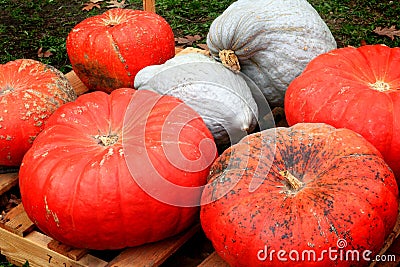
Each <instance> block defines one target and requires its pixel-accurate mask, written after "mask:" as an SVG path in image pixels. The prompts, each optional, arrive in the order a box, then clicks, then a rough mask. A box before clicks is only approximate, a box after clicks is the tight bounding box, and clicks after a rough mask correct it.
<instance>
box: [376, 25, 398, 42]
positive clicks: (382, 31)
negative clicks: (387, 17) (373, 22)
mask: <svg viewBox="0 0 400 267" xmlns="http://www.w3.org/2000/svg"><path fill="white" fill-rule="evenodd" d="M374 33H376V34H378V35H385V36H388V37H390V39H392V40H393V39H394V37H395V36H400V30H396V26H394V25H393V26H391V27H390V28H387V27H384V28H382V27H376V28H375V30H374Z"/></svg>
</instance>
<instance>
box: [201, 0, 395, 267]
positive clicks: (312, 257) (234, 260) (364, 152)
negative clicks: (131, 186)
mask: <svg viewBox="0 0 400 267" xmlns="http://www.w3.org/2000/svg"><path fill="white" fill-rule="evenodd" d="M207 44H208V46H209V48H210V52H211V54H212V56H213V57H214V58H215V59H216V60H220V61H221V62H222V63H223V64H224V65H225V66H226V67H227V68H229V69H230V70H232V71H233V72H235V73H239V72H240V73H244V74H245V75H246V76H248V77H249V80H251V81H253V82H254V83H255V84H256V85H257V86H258V88H259V89H260V91H261V92H262V94H263V95H264V97H265V99H266V100H267V102H268V103H269V104H270V105H271V106H272V107H275V106H280V107H282V106H284V109H285V115H286V116H287V122H288V123H289V126H290V127H285V128H283V127H282V128H272V129H260V131H259V132H257V133H253V134H250V135H248V136H246V137H244V138H243V139H241V140H240V141H239V142H238V143H236V144H233V145H232V146H231V147H230V148H228V149H227V150H225V151H224V152H223V153H222V154H221V155H220V156H219V157H218V159H217V160H216V161H215V163H214V164H213V165H212V167H211V171H210V175H209V178H208V184H207V186H206V187H205V189H204V191H203V194H202V206H201V213H200V219H201V224H202V226H203V229H204V232H205V234H206V236H207V237H208V238H209V239H210V240H211V242H212V244H213V246H214V248H215V250H216V252H217V254H218V255H219V256H220V257H221V258H223V259H224V260H225V261H226V262H227V263H228V264H229V265H230V266H366V265H368V264H369V263H371V262H373V261H374V259H375V258H374V257H375V255H377V254H378V253H379V252H380V250H381V248H382V247H383V246H384V244H385V240H386V238H387V237H388V236H389V234H391V232H392V231H393V229H394V226H395V224H396V220H397V216H398V205H399V192H398V181H399V179H400V178H399V177H400V169H399V164H398V162H399V159H398V157H397V154H398V153H397V152H398V150H399V149H400V145H399V144H397V143H398V140H397V139H398V138H397V135H396V130H397V125H396V124H397V119H396V115H395V114H396V110H397V107H396V103H397V89H399V85H400V84H399V81H400V72H399V70H398V68H397V67H396V66H397V65H398V64H399V59H400V54H399V53H400V51H399V49H398V48H388V47H386V46H384V45H371V46H364V47H361V48H359V49H356V48H351V47H348V48H340V49H336V43H335V42H334V40H333V37H332V36H331V34H330V32H329V29H328V28H327V27H326V25H325V23H324V22H323V21H322V20H321V19H320V17H319V16H318V14H317V13H316V12H315V10H314V9H313V8H312V7H311V6H310V5H309V4H308V3H307V2H306V1H296V0H294V1H291V0H286V1H247V0H239V1H236V2H234V3H233V4H232V5H231V6H229V7H228V8H227V9H226V11H225V12H224V13H223V14H221V16H220V17H218V18H217V19H216V20H215V21H214V22H213V23H212V25H211V28H210V31H209V34H208V38H207ZM371 101H372V102H371ZM395 175H397V179H398V180H397V181H396V176H395Z"/></svg>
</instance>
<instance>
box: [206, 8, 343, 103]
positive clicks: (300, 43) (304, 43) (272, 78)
mask: <svg viewBox="0 0 400 267" xmlns="http://www.w3.org/2000/svg"><path fill="white" fill-rule="evenodd" d="M207 45H208V47H209V48H210V52H211V54H212V55H213V57H215V58H216V59H217V60H221V61H222V62H223V63H224V64H225V65H226V66H228V67H229V68H231V69H232V70H233V71H239V70H240V71H242V72H243V73H244V74H246V75H247V76H249V77H250V78H251V79H252V80H253V81H254V82H255V83H256V84H257V86H258V87H259V88H260V89H261V90H262V92H263V94H264V96H265V98H266V99H267V100H268V102H269V104H270V105H271V106H282V105H283V100H284V95H285V92H286V89H287V87H288V85H289V83H290V82H291V81H292V80H293V79H294V78H295V77H297V76H298V75H299V74H300V73H301V72H302V71H303V69H304V68H305V66H306V65H307V64H308V63H309V62H310V61H311V59H313V58H315V57H316V56H317V55H319V54H322V53H325V52H328V51H330V50H332V49H334V48H336V42H335V39H334V37H333V36H332V34H331V32H330V30H329V28H328V27H327V25H326V24H325V22H324V21H323V20H322V19H321V17H320V16H319V14H318V13H317V12H316V10H315V9H314V8H313V7H312V6H311V5H310V4H309V3H308V2H307V1H305V0H239V1H236V2H234V3H233V4H232V5H230V6H229V7H228V8H227V9H226V10H225V11H224V12H223V13H222V14H221V15H220V16H219V17H217V18H216V19H215V20H214V21H213V23H212V24H211V27H210V29H209V33H208V36H207Z"/></svg>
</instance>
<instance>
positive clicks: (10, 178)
mask: <svg viewBox="0 0 400 267" xmlns="http://www.w3.org/2000/svg"><path fill="white" fill-rule="evenodd" d="M17 184H18V173H16V172H14V173H3V174H0V195H2V194H4V193H6V192H7V191H8V190H10V189H11V188H12V187H14V186H16V185H17Z"/></svg>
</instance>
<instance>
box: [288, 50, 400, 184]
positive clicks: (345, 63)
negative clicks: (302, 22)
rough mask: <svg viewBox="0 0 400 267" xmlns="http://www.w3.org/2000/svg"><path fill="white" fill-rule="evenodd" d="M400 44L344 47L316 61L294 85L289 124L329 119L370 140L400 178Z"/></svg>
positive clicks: (326, 120)
mask: <svg viewBox="0 0 400 267" xmlns="http://www.w3.org/2000/svg"><path fill="white" fill-rule="evenodd" d="M399 65H400V48H398V47H397V48H390V47H387V46H385V45H366V46H361V47H359V48H355V47H346V48H339V49H337V50H334V51H331V52H329V53H326V54H323V55H320V56H318V57H317V58H315V59H314V60H312V61H311V62H310V64H309V65H308V66H307V68H306V69H305V70H304V72H303V73H302V74H301V75H300V76H299V77H297V78H296V79H295V80H294V81H293V82H292V83H291V84H290V86H289V88H288V90H287V95H286V97H285V113H286V119H287V121H288V123H289V125H294V124H296V123H299V122H323V123H327V124H330V125H332V126H334V127H338V128H348V129H351V130H353V131H355V132H357V133H359V134H361V135H362V136H363V137H364V138H366V139H367V140H368V141H369V142H371V143H372V144H373V145H374V146H375V147H376V148H377V149H378V150H379V151H380V152H381V154H382V155H383V157H384V159H385V161H386V162H387V163H388V165H389V166H390V167H391V168H392V170H393V172H394V173H395V175H396V177H397V179H398V180H399V179H400V157H399V153H400V91H399V89H400V70H399Z"/></svg>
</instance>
